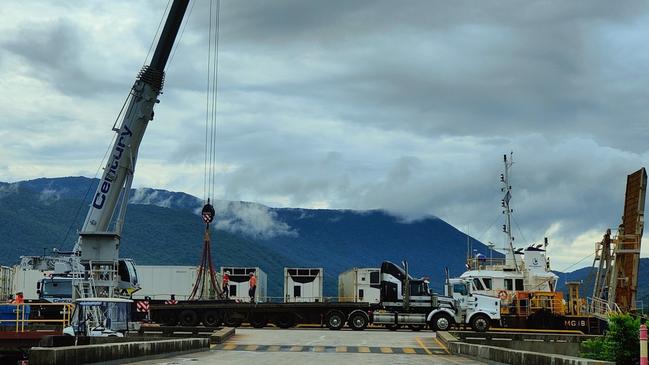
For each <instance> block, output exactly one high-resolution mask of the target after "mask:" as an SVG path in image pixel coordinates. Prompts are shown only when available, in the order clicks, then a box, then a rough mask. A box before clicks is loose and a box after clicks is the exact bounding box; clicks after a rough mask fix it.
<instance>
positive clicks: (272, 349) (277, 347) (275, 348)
mask: <svg viewBox="0 0 649 365" xmlns="http://www.w3.org/2000/svg"><path fill="white" fill-rule="evenodd" d="M266 351H279V346H278V345H272V346H268V350H266Z"/></svg>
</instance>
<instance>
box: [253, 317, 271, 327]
mask: <svg viewBox="0 0 649 365" xmlns="http://www.w3.org/2000/svg"><path fill="white" fill-rule="evenodd" d="M267 324H268V319H266V318H265V317H264V316H263V315H261V314H257V315H254V316H253V317H252V318H251V319H250V325H251V326H252V327H254V328H264V327H266V325H267Z"/></svg>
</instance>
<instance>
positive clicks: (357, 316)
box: [348, 311, 370, 331]
mask: <svg viewBox="0 0 649 365" xmlns="http://www.w3.org/2000/svg"><path fill="white" fill-rule="evenodd" d="M369 321H370V320H369V318H368V317H367V314H365V312H361V311H357V312H354V313H352V314H351V315H350V316H349V322H348V323H349V327H351V328H352V329H353V330H354V331H362V330H364V329H365V328H367V324H368V323H369Z"/></svg>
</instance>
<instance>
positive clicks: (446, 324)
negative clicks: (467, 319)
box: [430, 312, 453, 332]
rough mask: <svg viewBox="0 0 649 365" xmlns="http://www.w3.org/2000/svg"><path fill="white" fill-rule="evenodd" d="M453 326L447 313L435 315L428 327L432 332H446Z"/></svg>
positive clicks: (451, 319)
mask: <svg viewBox="0 0 649 365" xmlns="http://www.w3.org/2000/svg"><path fill="white" fill-rule="evenodd" d="M452 325H453V318H451V316H450V315H449V314H448V313H444V312H441V313H437V314H435V315H434V316H433V319H432V320H431V321H430V327H431V328H432V329H433V331H435V332H437V331H448V330H449V329H451V326H452Z"/></svg>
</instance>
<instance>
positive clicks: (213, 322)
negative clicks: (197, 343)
mask: <svg viewBox="0 0 649 365" xmlns="http://www.w3.org/2000/svg"><path fill="white" fill-rule="evenodd" d="M220 324H221V317H220V316H219V313H218V312H214V311H208V312H205V314H203V325H204V326H205V327H218V326H219V325H220Z"/></svg>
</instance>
